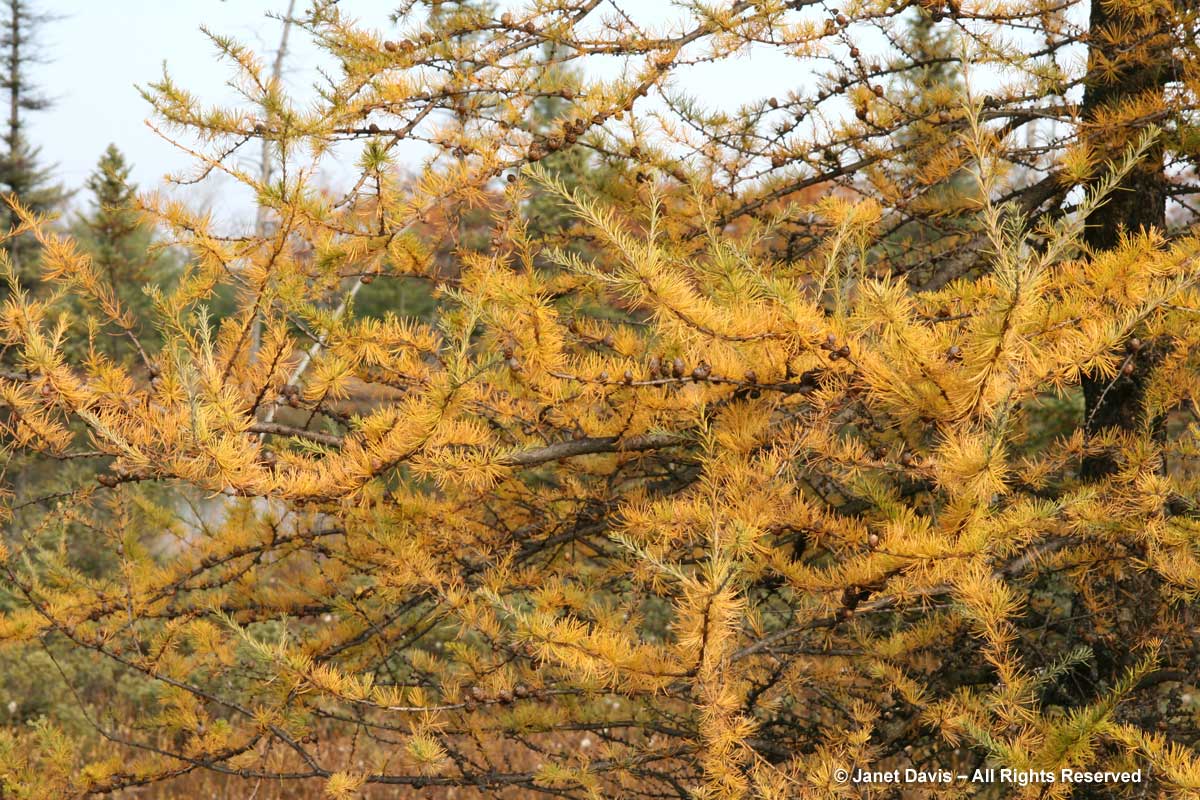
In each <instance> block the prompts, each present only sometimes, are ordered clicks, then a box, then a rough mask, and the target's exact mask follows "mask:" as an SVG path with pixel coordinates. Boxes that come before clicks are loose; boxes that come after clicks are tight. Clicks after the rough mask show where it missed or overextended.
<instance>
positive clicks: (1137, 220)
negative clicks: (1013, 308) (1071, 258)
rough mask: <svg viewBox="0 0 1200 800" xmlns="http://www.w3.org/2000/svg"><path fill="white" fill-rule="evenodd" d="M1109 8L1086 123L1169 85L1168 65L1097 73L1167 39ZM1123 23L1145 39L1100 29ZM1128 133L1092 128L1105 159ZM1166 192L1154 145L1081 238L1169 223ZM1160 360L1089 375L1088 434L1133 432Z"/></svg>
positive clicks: (1087, 474) (1092, 464) (1091, 471)
mask: <svg viewBox="0 0 1200 800" xmlns="http://www.w3.org/2000/svg"><path fill="white" fill-rule="evenodd" d="M1105 6H1106V4H1105V3H1102V2H1098V0H1093V2H1092V9H1091V19H1090V24H1089V28H1090V32H1091V37H1090V40H1091V42H1092V44H1091V51H1090V52H1089V54H1088V61H1089V75H1088V79H1087V82H1086V85H1085V87H1084V94H1083V118H1084V120H1085V122H1087V123H1090V122H1092V121H1093V120H1095V119H1096V116H1097V113H1098V112H1101V111H1103V110H1104V109H1105V108H1106V107H1111V106H1116V105H1119V104H1123V103H1126V102H1129V101H1131V100H1133V99H1134V98H1135V97H1141V96H1145V95H1146V94H1156V95H1157V96H1158V97H1159V99H1161V97H1162V94H1163V88H1164V85H1165V70H1164V69H1163V68H1161V67H1160V68H1158V69H1124V70H1122V71H1121V72H1120V73H1118V75H1117V76H1116V77H1115V79H1110V80H1107V81H1102V80H1101V79H1100V78H1099V69H1098V65H1099V64H1100V63H1101V62H1103V61H1105V60H1113V59H1116V58H1118V57H1119V56H1118V52H1119V51H1120V50H1122V49H1127V48H1129V47H1131V46H1132V47H1135V48H1136V47H1139V46H1146V45H1149V46H1152V47H1153V46H1162V45H1159V44H1158V42H1159V41H1163V40H1165V39H1166V37H1164V36H1161V32H1164V31H1163V30H1162V29H1163V26H1164V25H1165V22H1164V20H1163V18H1162V17H1161V16H1158V15H1156V16H1155V17H1153V23H1152V24H1149V25H1148V24H1146V22H1145V20H1122V19H1120V18H1118V16H1117V15H1119V14H1120V13H1121V12H1120V11H1118V10H1114V9H1111V8H1106V7H1105ZM1118 26H1120V27H1121V28H1123V30H1125V31H1126V32H1128V33H1129V34H1131V35H1133V36H1136V37H1139V38H1141V37H1146V38H1145V39H1144V40H1143V41H1142V42H1137V41H1135V42H1123V41H1117V42H1115V43H1113V42H1108V41H1107V37H1105V36H1103V35H1101V32H1102V31H1103V30H1105V29H1113V28H1115V27H1118ZM1156 40H1157V41H1156ZM1163 56H1164V57H1163V58H1158V59H1155V60H1154V63H1157V64H1168V63H1170V62H1169V58H1168V57H1167V54H1166V53H1164V54H1163ZM1129 134H1130V132H1129V131H1127V130H1126V131H1113V130H1109V129H1106V128H1104V127H1103V126H1097V127H1096V128H1095V129H1091V130H1089V131H1088V132H1087V136H1088V139H1089V141H1090V142H1091V143H1092V144H1093V146H1094V147H1096V148H1097V151H1098V154H1099V155H1101V156H1102V157H1104V158H1106V159H1119V158H1120V156H1121V153H1122V151H1123V150H1124V149H1125V148H1126V147H1127V146H1128V144H1129V143H1130V142H1131V141H1133V139H1134V136H1131V135H1129ZM1166 197H1167V194H1166V175H1165V174H1164V170H1163V151H1162V147H1161V146H1159V145H1158V144H1155V146H1154V147H1153V148H1152V149H1151V151H1150V152H1149V154H1148V155H1147V156H1146V158H1145V160H1144V161H1143V162H1142V163H1140V164H1138V165H1137V166H1136V167H1135V168H1134V170H1133V171H1132V172H1131V173H1130V174H1129V175H1128V176H1126V178H1125V179H1124V180H1123V181H1122V182H1121V184H1120V186H1118V187H1117V189H1116V190H1115V191H1114V192H1113V193H1112V194H1110V195H1109V196H1108V198H1107V201H1106V202H1105V203H1104V205H1103V206H1101V207H1100V208H1098V209H1097V210H1096V211H1094V212H1093V213H1092V214H1091V216H1089V217H1088V219H1087V228H1086V231H1085V233H1084V241H1085V242H1086V243H1087V245H1088V246H1089V247H1090V248H1092V249H1094V250H1104V249H1108V248H1111V247H1114V246H1116V244H1117V243H1118V242H1119V241H1120V236H1121V233H1122V232H1123V231H1124V232H1129V233H1135V232H1137V231H1139V230H1148V229H1150V228H1158V229H1160V230H1161V229H1162V228H1163V227H1164V226H1165V224H1166ZM1155 360H1156V355H1155V352H1154V347H1153V345H1150V346H1149V347H1147V348H1146V349H1144V350H1143V351H1142V352H1140V353H1138V354H1137V357H1136V358H1135V359H1133V360H1132V361H1131V364H1132V366H1133V372H1132V374H1130V375H1118V377H1117V378H1116V380H1113V379H1111V378H1104V377H1102V376H1099V375H1085V376H1084V379H1083V397H1084V429H1085V431H1086V432H1087V433H1088V434H1089V435H1090V434H1093V433H1096V432H1098V431H1101V430H1103V429H1105V428H1117V429H1119V430H1132V429H1134V428H1136V427H1137V426H1139V425H1141V424H1143V413H1142V410H1143V403H1142V401H1143V397H1144V394H1145V389H1146V383H1147V380H1148V377H1149V373H1150V369H1151V365H1152V364H1153V363H1154V361H1155ZM1115 469H1116V462H1115V461H1114V459H1113V458H1112V457H1111V456H1108V455H1098V456H1090V457H1088V458H1086V459H1085V460H1084V462H1083V464H1082V467H1081V475H1082V477H1084V478H1085V479H1095V478H1100V477H1103V476H1104V475H1107V474H1109V473H1111V472H1113V471H1114V470H1115Z"/></svg>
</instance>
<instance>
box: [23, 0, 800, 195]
mask: <svg viewBox="0 0 1200 800" xmlns="http://www.w3.org/2000/svg"><path fill="white" fill-rule="evenodd" d="M306 4H307V0H298V8H302V7H304V6H305V5H306ZM515 4H516V3H502V4H501V5H515ZM34 5H35V6H36V7H37V8H38V9H40V10H44V11H46V12H48V13H51V14H55V15H58V17H59V19H57V20H55V21H52V22H49V23H47V24H46V25H44V27H43V29H42V32H41V36H40V38H41V42H42V49H43V51H44V55H45V56H46V58H47V59H48V62H47V63H45V64H42V65H39V66H37V67H35V69H34V72H33V77H34V79H35V81H36V82H37V83H38V84H39V85H40V86H41V87H42V89H43V91H44V92H45V93H46V94H47V95H49V96H50V97H52V98H53V99H54V100H55V105H54V107H53V108H51V109H50V110H48V111H43V112H39V113H36V114H33V115H31V118H30V134H31V138H32V139H33V140H34V141H35V142H36V143H38V144H40V145H41V147H42V157H43V160H44V161H45V162H46V163H54V164H57V167H58V169H57V174H58V175H59V177H60V180H62V182H63V183H64V184H65V185H67V186H68V187H71V188H74V187H79V186H81V185H82V184H83V182H84V180H85V179H86V178H87V176H88V174H89V173H90V172H91V171H92V169H93V168H94V166H95V163H96V160H97V158H99V156H100V154H101V153H102V152H103V150H104V148H105V147H106V146H107V145H108V144H109V143H110V142H115V143H116V144H117V145H118V146H119V147H120V148H121V149H122V150H123V151H124V152H125V153H126V155H127V156H128V157H129V159H130V160H131V161H132V162H133V164H134V168H135V169H134V180H135V181H136V182H137V183H138V184H139V186H140V187H141V188H142V189H154V188H157V187H159V186H161V185H162V182H163V177H164V175H165V174H166V173H168V172H174V171H178V170H180V169H183V168H186V167H187V166H188V165H189V164H190V163H191V161H190V159H189V158H188V157H187V156H186V155H185V154H183V153H181V152H180V151H178V150H177V149H175V148H174V147H172V146H171V145H170V144H168V143H166V142H164V141H163V140H162V139H160V138H159V137H158V136H157V135H155V134H154V133H153V132H152V131H151V130H150V129H149V128H148V127H147V126H146V125H145V124H144V121H145V120H146V118H147V117H148V116H149V106H148V105H147V104H146V102H145V101H144V100H143V99H142V98H141V96H140V95H139V94H138V91H137V89H136V84H139V83H141V84H144V83H147V82H150V81H153V80H155V79H156V78H157V77H158V76H159V75H160V74H161V71H162V65H163V63H164V61H165V62H166V63H167V65H168V67H169V68H170V71H171V73H172V75H173V76H174V77H175V79H176V80H177V82H178V83H179V84H180V85H181V86H184V87H186V88H187V89H189V90H190V91H192V92H193V93H195V94H197V95H198V96H200V97H201V98H203V99H204V100H207V101H220V100H222V99H223V98H228V97H229V96H230V93H229V90H228V88H227V87H225V85H224V82H225V81H226V80H227V79H228V77H229V75H230V73H229V71H228V70H227V68H225V67H223V66H222V65H220V64H218V63H217V61H216V59H215V58H214V49H213V47H212V44H211V43H210V42H209V40H208V39H207V38H206V37H205V36H204V35H203V34H202V33H201V32H200V26H201V25H205V26H207V27H209V28H210V29H212V30H213V31H215V32H218V33H223V34H228V35H231V36H234V37H235V38H237V39H239V40H241V41H243V42H245V43H247V44H249V45H251V46H254V47H255V48H256V49H258V50H259V51H260V52H263V53H267V54H269V53H272V52H273V51H274V49H275V47H276V46H277V45H278V41H279V34H280V23H279V22H278V20H275V19H271V18H269V17H268V16H267V14H268V13H269V12H274V13H277V14H280V13H282V12H284V11H285V10H286V8H287V0H227V1H226V2H222V0H35V2H34ZM630 5H631V7H633V8H636V11H637V14H638V16H639V20H642V21H644V20H647V19H652V20H655V21H659V22H661V21H663V19H664V17H665V16H667V15H668V14H669V13H670V12H669V7H670V6H669V0H638V2H637V3H635V4H630ZM392 7H393V4H392V3H391V2H389V0H343V2H342V4H341V8H342V9H343V10H344V11H345V12H346V13H348V14H351V15H353V16H356V17H358V18H360V19H362V20H364V21H366V22H370V23H371V24H375V25H378V26H381V27H383V26H388V25H389V23H388V20H387V14H388V12H389V11H390V10H391V9H392ZM293 33H294V34H295V33H297V32H295V31H294V32H293ZM318 60H319V56H318V54H317V51H316V50H315V49H314V47H313V46H312V44H311V43H310V42H308V41H307V40H306V38H305V37H304V36H303V35H293V37H292V47H291V53H290V57H289V59H288V62H287V63H288V66H289V69H288V70H287V74H288V81H289V83H290V84H291V85H292V87H293V88H294V89H296V90H298V91H300V92H301V93H303V92H304V91H305V90H306V89H307V87H308V86H310V85H311V83H312V82H313V77H314V76H313V68H314V67H315V66H316V64H317V63H318ZM751 61H753V63H751ZM693 77H694V79H695V86H696V88H695V90H696V91H702V92H703V94H704V96H705V97H706V99H707V100H709V101H715V102H724V103H729V104H737V103H739V102H745V101H751V100H753V99H754V98H756V97H757V98H761V97H764V96H766V95H767V94H769V93H772V92H777V91H786V90H787V88H789V87H792V88H794V87H795V85H796V84H797V82H800V81H803V79H804V75H803V70H802V69H801V68H799V65H798V62H796V61H784V60H783V57H782V56H781V55H780V54H778V53H771V54H768V57H766V58H762V59H760V58H758V57H757V56H756V57H755V58H754V59H753V60H751V59H746V58H743V59H740V60H737V61H734V62H729V63H724V64H719V65H707V66H706V67H705V68H701V69H700V70H699V71H698V73H697V74H696V75H694V76H693ZM255 155H256V152H255V151H247V158H253V157H254V156H255ZM344 171H345V172H348V171H349V165H347V167H346V169H345V170H344ZM329 172H330V173H331V174H333V175H336V174H337V173H338V172H339V167H338V165H337V164H336V163H335V164H331V165H330V167H329ZM188 191H189V192H190V193H191V194H190V196H191V197H192V198H193V199H195V200H197V201H200V202H207V203H211V204H212V205H213V206H214V208H215V209H216V210H217V211H218V212H225V213H222V214H220V216H223V217H226V218H228V217H230V216H240V215H242V214H244V213H245V212H246V211H247V210H248V206H247V198H246V196H245V195H244V194H242V193H240V192H238V191H236V187H232V186H230V185H229V184H228V182H226V183H222V182H220V181H216V182H209V183H208V185H206V186H203V187H198V188H196V187H193V188H192V189H189V190H188Z"/></svg>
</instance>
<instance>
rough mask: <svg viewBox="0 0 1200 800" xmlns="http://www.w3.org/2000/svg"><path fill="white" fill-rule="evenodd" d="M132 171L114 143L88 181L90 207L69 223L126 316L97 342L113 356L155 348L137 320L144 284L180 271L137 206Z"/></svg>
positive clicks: (144, 301) (161, 282) (145, 303)
mask: <svg viewBox="0 0 1200 800" xmlns="http://www.w3.org/2000/svg"><path fill="white" fill-rule="evenodd" d="M131 171H132V167H131V165H129V164H128V163H127V162H126V160H125V156H124V154H123V153H122V152H121V151H120V150H119V149H118V148H117V146H116V145H115V144H110V145H109V146H108V148H107V149H106V150H105V151H104V154H103V155H101V157H100V160H99V162H98V163H97V165H96V169H95V171H94V172H93V173H92V174H91V175H90V176H89V177H88V179H87V182H86V184H85V186H86V188H87V189H88V191H89V192H90V194H91V199H90V209H89V210H88V211H87V213H83V214H80V215H78V216H77V217H76V219H75V221H74V223H73V224H72V226H71V233H72V235H73V236H74V238H75V240H76V241H77V242H78V243H79V245H80V247H81V248H82V249H83V250H84V251H85V252H86V253H87V254H88V255H90V256H91V258H92V261H93V263H94V265H95V267H96V270H97V273H98V275H99V276H100V278H101V279H102V280H105V281H107V282H108V284H109V285H110V286H111V287H112V292H113V296H114V298H115V299H116V301H117V302H118V303H119V304H120V305H121V307H122V308H123V309H124V311H125V313H126V314H127V315H128V317H126V318H123V319H117V320H114V321H113V323H112V324H113V326H115V327H116V328H117V330H116V331H114V332H116V333H118V334H119V336H117V337H105V338H104V339H102V340H101V341H100V343H99V344H100V347H101V349H103V350H104V351H105V352H106V353H108V354H109V355H110V356H116V355H119V354H139V353H141V352H152V351H153V350H155V349H157V341H150V340H147V339H146V338H145V336H146V333H147V331H146V330H145V329H144V328H143V327H142V326H139V325H137V324H136V322H135V321H136V320H139V319H144V317H145V314H146V312H147V311H148V309H149V306H150V301H149V298H148V296H147V295H146V292H145V291H144V289H145V287H146V285H147V284H151V283H152V284H155V285H158V286H160V287H161V286H165V285H168V284H170V282H171V281H172V280H173V278H174V276H175V274H176V273H177V271H178V264H177V261H176V259H175V258H174V257H173V256H172V255H171V253H170V252H168V251H163V250H160V249H159V248H157V247H156V246H155V243H154V230H153V228H152V226H150V225H149V224H147V223H146V222H145V220H144V219H143V217H142V212H141V209H140V208H139V207H138V204H137V186H136V185H134V184H133V183H131V182H130V181H129V175H130V172H131ZM135 337H137V338H135Z"/></svg>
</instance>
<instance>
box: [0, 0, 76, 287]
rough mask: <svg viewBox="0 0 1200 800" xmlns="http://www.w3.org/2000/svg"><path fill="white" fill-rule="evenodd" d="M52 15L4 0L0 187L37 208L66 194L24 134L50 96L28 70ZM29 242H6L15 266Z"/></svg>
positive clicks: (24, 1) (26, 0) (11, 221)
mask: <svg viewBox="0 0 1200 800" xmlns="http://www.w3.org/2000/svg"><path fill="white" fill-rule="evenodd" d="M49 19H51V18H50V17H49V16H47V15H45V14H39V13H37V12H36V11H34V9H33V7H32V5H31V3H30V0H5V4H4V6H3V17H2V18H0V48H2V49H3V52H4V58H3V59H2V60H0V64H2V65H3V71H2V72H0V87H2V88H3V89H4V91H5V92H7V94H8V124H7V126H6V128H5V132H4V137H3V140H4V152H3V153H0V190H3V191H4V192H5V193H7V194H9V195H12V196H13V197H14V198H15V199H16V200H17V201H19V202H20V203H21V204H22V205H24V206H25V207H26V208H28V209H29V210H31V211H33V212H35V213H42V212H46V211H50V210H53V209H54V208H56V207H58V206H59V205H60V204H61V203H62V202H63V200H64V199H65V197H66V193H65V191H64V190H63V188H62V186H61V185H60V184H57V183H54V182H53V180H52V178H51V170H50V169H49V168H48V167H44V166H42V165H41V164H40V163H39V158H40V154H41V148H39V147H36V146H34V145H33V144H32V143H31V142H30V140H29V137H28V135H27V133H26V112H30V111H42V110H44V109H46V108H48V107H49V106H50V100H49V98H47V97H46V96H45V95H43V94H41V93H40V92H39V91H38V89H37V88H36V86H35V85H34V84H33V82H32V78H31V77H30V75H29V69H30V66H31V65H33V64H36V63H38V61H39V57H38V53H37V32H38V29H39V27H40V26H41V25H42V24H43V23H45V22H46V21H48V20H49ZM5 217H6V219H7V221H8V225H9V227H10V228H12V227H14V226H16V225H17V224H18V221H19V220H18V217H17V214H16V212H15V211H13V210H12V209H6V210H5ZM33 246H34V245H33V241H32V239H31V238H30V237H28V236H21V237H18V238H16V239H13V240H11V241H9V242H8V243H7V247H8V251H9V255H10V256H11V258H12V260H13V263H14V264H15V265H16V267H17V268H18V269H23V268H25V267H26V266H27V265H26V264H25V262H26V261H27V260H28V259H29V257H30V251H31V250H32V249H33Z"/></svg>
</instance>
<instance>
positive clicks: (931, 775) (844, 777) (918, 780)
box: [833, 767, 1142, 786]
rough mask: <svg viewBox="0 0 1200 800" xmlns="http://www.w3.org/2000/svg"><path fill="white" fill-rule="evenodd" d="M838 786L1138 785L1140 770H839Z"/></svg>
mask: <svg viewBox="0 0 1200 800" xmlns="http://www.w3.org/2000/svg"><path fill="white" fill-rule="evenodd" d="M833 779H834V780H835V781H837V782H838V783H853V784H872V785H880V786H886V785H900V784H930V783H956V782H958V783H1005V784H1012V785H1015V786H1029V785H1030V784H1044V783H1068V784H1083V783H1141V782H1142V770H1140V769H1138V770H1133V771H1132V772H1109V771H1089V770H1079V769H1061V770H1059V771H1057V772H1053V771H1051V770H1038V769H1007V768H997V769H993V768H986V769H975V770H971V771H969V772H955V771H953V770H945V769H913V768H908V769H890V770H865V769H844V768H841V767H839V768H838V769H836V770H834V772H833Z"/></svg>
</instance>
